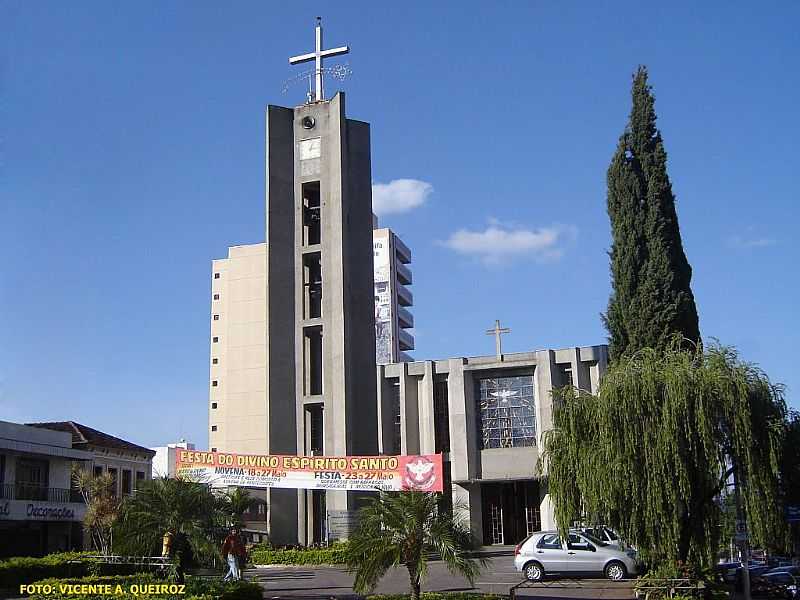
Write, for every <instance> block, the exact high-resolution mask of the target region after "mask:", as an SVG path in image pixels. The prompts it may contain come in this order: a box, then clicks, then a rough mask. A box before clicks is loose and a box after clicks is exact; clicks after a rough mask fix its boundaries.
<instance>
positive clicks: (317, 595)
mask: <svg viewBox="0 0 800 600" xmlns="http://www.w3.org/2000/svg"><path fill="white" fill-rule="evenodd" d="M487 561H488V566H487V568H486V569H485V570H484V571H483V573H482V574H481V575H479V576H478V578H477V579H476V580H475V585H474V586H470V584H469V582H467V581H466V580H465V579H464V578H463V577H459V576H455V575H451V574H450V573H449V572H448V571H447V568H446V567H445V566H444V563H442V562H441V561H433V562H431V563H429V564H428V577H427V578H426V580H425V582H424V583H423V585H422V589H423V591H426V592H434V591H435V592H444V591H449V592H467V591H472V592H479V591H480V592H487V593H493V594H502V595H507V594H508V593H509V590H510V589H511V588H512V587H513V586H515V585H517V584H519V583H521V582H522V581H523V580H524V578H523V577H522V574H521V573H518V572H516V571H515V570H514V562H513V556H511V555H510V554H509V555H505V556H492V557H489V558H487ZM245 575H246V577H247V579H249V580H255V581H258V582H259V583H261V585H262V586H263V587H264V598H265V599H267V600H271V599H274V598H303V599H306V600H318V599H329V598H337V599H342V598H358V596H357V595H356V594H355V593H354V592H353V588H352V584H353V576H352V575H350V574H348V573H347V572H346V571H345V569H344V568H343V567H338V566H324V567H322V566H271V567H262V568H257V569H249V570H248V571H247V572H246V574H245ZM408 588H409V582H408V572H407V571H406V569H405V568H401V569H393V570H391V571H390V572H389V573H387V575H386V576H385V577H384V578H383V579H382V580H381V582H380V583H379V584H378V587H377V588H376V589H375V593H377V594H406V593H408ZM632 588H633V581H622V582H611V581H606V580H603V579H584V580H579V581H576V580H570V579H554V580H551V581H546V582H545V583H543V584H525V585H524V586H522V587H520V588H519V589H518V591H517V597H520V598H522V597H535V598H537V599H546V598H558V599H560V600H565V599H568V598H575V599H583V598H592V599H598V600H599V599H602V600H630V599H631V598H633V590H632Z"/></svg>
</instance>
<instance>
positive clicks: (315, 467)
mask: <svg viewBox="0 0 800 600" xmlns="http://www.w3.org/2000/svg"><path fill="white" fill-rule="evenodd" d="M175 463H176V464H175V466H176V473H177V475H178V476H180V477H183V478H186V479H191V480H192V481H200V482H204V483H208V484H210V485H212V486H214V487H229V486H238V487H251V488H294V489H306V490H364V491H374V490H383V491H387V492H392V491H410V490H419V491H424V492H441V491H442V490H443V485H442V483H443V481H442V480H443V469H442V455H441V454H427V455H414V456H290V455H281V454H235V453H229V452H200V451H196V450H183V449H178V451H177V452H176V453H175Z"/></svg>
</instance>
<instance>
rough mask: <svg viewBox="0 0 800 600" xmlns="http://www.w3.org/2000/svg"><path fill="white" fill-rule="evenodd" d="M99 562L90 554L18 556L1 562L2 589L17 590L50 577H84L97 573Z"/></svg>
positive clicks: (61, 553)
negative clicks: (38, 556)
mask: <svg viewBox="0 0 800 600" xmlns="http://www.w3.org/2000/svg"><path fill="white" fill-rule="evenodd" d="M97 569H99V565H98V564H97V561H95V560H93V559H91V558H89V553H88V552H60V553H58V554H49V555H48V556H45V557H42V558H32V557H28V556H17V557H14V558H7V559H5V560H0V588H2V589H11V588H16V587H17V586H18V585H19V584H21V583H32V582H34V581H37V580H39V579H46V578H50V577H83V576H85V575H91V574H93V573H96V572H97Z"/></svg>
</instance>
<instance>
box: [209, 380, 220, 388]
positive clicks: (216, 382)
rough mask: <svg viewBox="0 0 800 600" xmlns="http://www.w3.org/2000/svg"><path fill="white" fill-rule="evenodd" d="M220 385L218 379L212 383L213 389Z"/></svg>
mask: <svg viewBox="0 0 800 600" xmlns="http://www.w3.org/2000/svg"><path fill="white" fill-rule="evenodd" d="M218 385H219V381H217V380H216V379H215V380H213V381H212V382H211V387H217V386H218Z"/></svg>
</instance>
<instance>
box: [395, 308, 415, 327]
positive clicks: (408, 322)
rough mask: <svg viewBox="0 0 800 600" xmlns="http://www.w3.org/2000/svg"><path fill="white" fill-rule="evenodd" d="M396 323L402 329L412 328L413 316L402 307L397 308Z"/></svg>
mask: <svg viewBox="0 0 800 600" xmlns="http://www.w3.org/2000/svg"><path fill="white" fill-rule="evenodd" d="M397 321H398V322H399V324H400V327H401V328H403V329H410V328H411V327H414V315H412V314H411V313H410V312H409V311H408V310H406V309H405V308H403V307H402V306H398V307H397Z"/></svg>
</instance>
